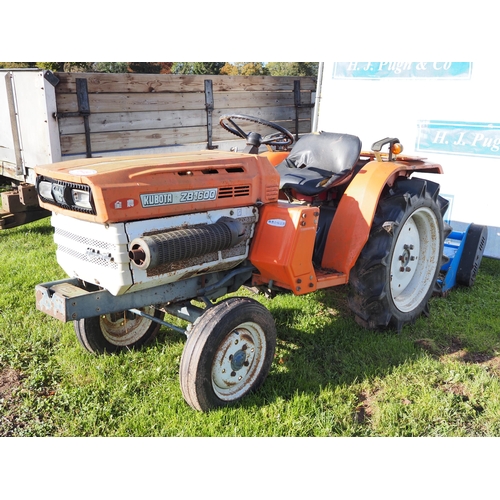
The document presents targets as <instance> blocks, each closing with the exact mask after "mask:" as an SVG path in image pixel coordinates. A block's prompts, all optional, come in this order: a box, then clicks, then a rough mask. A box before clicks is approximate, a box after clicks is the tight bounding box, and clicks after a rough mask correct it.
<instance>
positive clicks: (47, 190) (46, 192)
mask: <svg viewBox="0 0 500 500" xmlns="http://www.w3.org/2000/svg"><path fill="white" fill-rule="evenodd" d="M38 194H39V195H40V196H41V197H42V198H45V199H46V200H52V201H54V197H53V196H52V183H51V182H48V181H41V182H40V183H39V184H38Z"/></svg>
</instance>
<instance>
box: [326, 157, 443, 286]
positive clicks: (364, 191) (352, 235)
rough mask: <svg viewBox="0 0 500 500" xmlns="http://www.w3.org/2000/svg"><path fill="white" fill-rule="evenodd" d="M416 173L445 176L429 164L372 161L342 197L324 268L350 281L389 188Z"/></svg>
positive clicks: (332, 226) (328, 242)
mask: <svg viewBox="0 0 500 500" xmlns="http://www.w3.org/2000/svg"><path fill="white" fill-rule="evenodd" d="M413 172H426V173H439V174H441V173H443V170H442V167H441V166H440V165H438V164H435V163H428V162H425V161H408V162H406V161H394V162H392V161H391V162H389V161H382V162H379V161H371V162H369V163H367V164H366V165H365V166H364V167H363V168H362V169H361V170H360V171H359V172H358V173H357V175H356V176H355V177H354V179H353V180H352V181H351V183H350V184H349V186H348V187H347V189H346V191H345V193H344V195H343V196H342V198H341V200H340V202H339V205H338V208H337V211H336V213H335V217H334V218H333V221H332V224H331V227H330V230H329V232H328V236H327V241H326V245H325V251H324V254H323V260H322V262H321V266H322V267H323V268H327V269H335V270H336V271H339V272H342V273H344V274H345V275H346V276H347V278H348V277H349V273H350V271H351V269H352V267H353V266H354V264H355V263H356V260H357V259H358V257H359V254H360V253H361V250H362V249H363V247H364V245H365V243H366V242H367V241H368V237H369V235H370V229H371V226H372V223H373V217H374V215H375V210H376V209H377V205H378V202H379V199H380V196H381V194H382V191H383V189H384V187H385V186H386V185H388V186H392V185H393V184H394V182H395V180H396V179H397V178H398V177H400V176H404V177H409V176H410V174H411V173H413Z"/></svg>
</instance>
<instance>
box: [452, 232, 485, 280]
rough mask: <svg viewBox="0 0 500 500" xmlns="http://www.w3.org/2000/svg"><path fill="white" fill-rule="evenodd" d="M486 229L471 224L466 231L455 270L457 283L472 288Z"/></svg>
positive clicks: (482, 250)
mask: <svg viewBox="0 0 500 500" xmlns="http://www.w3.org/2000/svg"><path fill="white" fill-rule="evenodd" d="M487 239H488V228H487V227H486V226H480V225H478V224H471V225H470V226H469V230H468V231H467V236H466V240H465V245H464V249H463V251H462V257H461V258H460V263H459V265H458V269H457V283H459V284H460V285H464V286H473V285H474V282H475V281H476V276H477V272H478V270H479V266H480V264H481V260H482V259H483V253H484V249H485V248H486V241H487Z"/></svg>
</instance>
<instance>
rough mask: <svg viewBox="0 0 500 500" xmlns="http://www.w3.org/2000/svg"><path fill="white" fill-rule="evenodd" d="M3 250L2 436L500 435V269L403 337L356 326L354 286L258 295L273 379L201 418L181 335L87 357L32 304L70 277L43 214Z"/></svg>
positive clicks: (489, 262)
mask: <svg viewBox="0 0 500 500" xmlns="http://www.w3.org/2000/svg"><path fill="white" fill-rule="evenodd" d="M0 250H1V252H0V255H1V259H0V275H1V280H0V376H1V378H0V436H242V437H243V436H290V437H292V436H311V437H312V436H366V437H368V436H500V383H499V380H500V379H499V375H500V356H499V350H500V318H499V315H498V311H499V310H500V287H499V284H500V261H497V260H493V259H487V258H485V259H483V262H482V265H481V268H480V271H479V275H478V278H477V281H476V284H475V286H474V287H473V288H456V289H454V290H452V291H451V293H450V294H449V296H448V297H446V298H440V297H435V298H433V299H432V301H431V316H430V318H424V317H422V318H420V319H418V321H417V322H416V323H415V324H413V325H409V326H406V327H405V328H404V329H403V331H402V332H401V334H399V335H398V334H397V333H395V332H384V333H374V332H370V331H367V330H364V329H363V328H361V327H360V326H358V325H357V324H356V323H355V322H354V319H353V317H352V314H351V313H350V311H349V309H348V307H347V304H346V298H347V293H348V287H336V288H334V289H331V290H327V291H319V292H317V293H314V294H310V295H307V296H303V297H294V296H292V295H279V296H277V297H276V298H274V299H272V300H267V299H265V298H264V297H261V296H255V298H257V300H259V301H260V302H262V303H264V304H266V306H267V307H268V308H269V310H270V311H271V313H272V315H273V316H274V318H275V321H276V325H277V330H278V345H277V352H276V358H275V361H274V363H273V367H272V370H271V373H270V375H269V377H268V379H267V380H266V382H265V384H264V386H263V387H262V389H261V390H260V391H259V392H258V393H257V394H254V395H251V396H249V397H247V398H245V399H244V400H243V401H242V402H241V404H239V405H237V406H234V407H231V408H225V409H220V410H216V411H212V412H210V413H208V414H202V413H199V412H195V411H194V410H192V409H191V408H190V407H189V406H188V405H187V404H186V403H185V402H184V400H183V398H182V394H181V391H180V387H179V379H178V376H179V375H178V370H179V362H180V357H181V354H182V349H183V345H184V338H183V336H182V335H180V334H178V333H176V332H173V331H170V330H168V329H167V328H162V330H161V333H160V336H159V337H158V339H157V341H156V343H154V344H153V345H152V346H150V347H149V348H147V349H145V350H143V351H140V352H130V353H124V354H119V355H107V356H92V355H90V354H89V353H87V352H86V351H84V350H83V349H82V348H81V347H80V346H79V344H78V342H77V340H76V337H75V334H74V331H73V326H72V324H71V323H67V324H63V323H61V322H59V321H57V320H55V319H53V318H50V317H49V316H46V315H44V314H42V313H41V312H39V311H37V310H36V308H35V297H34V287H35V285H36V284H38V283H41V282H44V281H52V280H55V279H60V278H64V277H65V275H64V273H63V271H62V270H61V269H60V268H59V266H58V264H57V262H56V259H55V245H54V243H53V241H52V229H51V227H50V221H49V219H45V220H42V221H38V222H34V223H31V224H28V225H25V226H22V227H19V228H14V229H10V230H6V231H2V232H0ZM241 294H244V295H251V296H253V295H252V294H251V292H249V291H247V290H243V291H241ZM9 381H10V382H9Z"/></svg>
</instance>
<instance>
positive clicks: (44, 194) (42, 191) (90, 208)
mask: <svg viewBox="0 0 500 500" xmlns="http://www.w3.org/2000/svg"><path fill="white" fill-rule="evenodd" d="M36 189H37V192H38V195H39V196H40V199H41V200H42V201H45V202H46V203H50V204H52V205H56V206H58V207H60V208H63V209H66V210H74V211H75V212H85V213H89V214H92V215H96V211H95V206H94V201H93V198H92V191H91V189H90V186H87V185H86V184H76V183H74V182H68V181H62V180H56V179H50V178H48V177H42V176H38V177H37V179H36Z"/></svg>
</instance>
